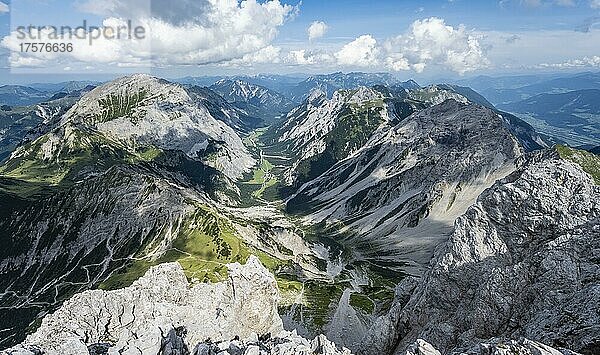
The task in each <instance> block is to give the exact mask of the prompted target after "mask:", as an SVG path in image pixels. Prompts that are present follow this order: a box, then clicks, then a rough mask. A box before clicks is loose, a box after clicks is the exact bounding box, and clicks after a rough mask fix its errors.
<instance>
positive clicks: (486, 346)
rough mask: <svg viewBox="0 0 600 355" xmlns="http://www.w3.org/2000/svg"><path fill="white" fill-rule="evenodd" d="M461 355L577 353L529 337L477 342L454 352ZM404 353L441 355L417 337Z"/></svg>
mask: <svg viewBox="0 0 600 355" xmlns="http://www.w3.org/2000/svg"><path fill="white" fill-rule="evenodd" d="M453 354H461V355H514V354H519V355H577V353H575V352H572V351H569V350H565V349H560V350H557V349H554V348H552V347H549V346H548V345H544V344H541V343H538V342H535V341H531V340H529V339H525V338H521V339H519V340H506V341H504V340H500V339H493V340H491V341H489V342H485V343H480V344H477V345H475V346H473V347H471V348H469V349H464V350H460V351H456V352H453ZM403 355H441V353H440V352H439V351H437V350H436V349H435V348H434V347H433V345H431V344H429V343H428V342H426V341H425V340H423V339H417V341H415V342H414V343H413V344H411V345H410V346H409V347H408V348H407V349H406V352H404V354H403Z"/></svg>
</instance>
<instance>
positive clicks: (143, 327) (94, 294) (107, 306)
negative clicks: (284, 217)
mask: <svg viewBox="0 0 600 355" xmlns="http://www.w3.org/2000/svg"><path fill="white" fill-rule="evenodd" d="M228 267H229V278H228V280H227V281H225V282H220V283H214V284H205V283H201V284H196V285H193V286H192V285H190V284H188V282H187V280H186V277H185V275H184V273H183V269H182V268H181V266H180V265H179V264H178V263H167V264H161V265H158V266H155V267H153V268H151V269H150V270H149V271H148V272H147V273H146V274H145V275H144V276H143V277H142V278H140V279H139V280H137V281H135V282H134V283H133V285H131V286H129V287H126V288H124V289H120V290H115V291H102V290H93V291H86V292H83V293H80V294H78V295H76V296H74V297H73V298H71V299H70V300H68V301H67V302H65V303H64V304H63V306H62V307H61V308H59V309H58V310H57V311H56V312H55V313H53V314H50V315H48V316H46V317H45V318H44V320H43V321H42V325H41V326H40V328H39V329H38V330H37V331H36V332H35V333H33V334H31V335H29V336H28V337H27V339H26V341H25V342H24V343H22V344H20V345H19V346H17V347H14V348H12V349H9V350H6V351H5V352H3V353H2V354H11V355H16V354H22V355H33V354H37V353H38V352H43V353H44V354H48V355H54V354H56V355H59V354H60V355H69V354H72V355H76V354H77V355H80V354H165V355H167V354H168V355H187V354H198V355H200V354H202V355H205V354H206V355H209V354H221V355H225V354H231V355H243V354H282V355H283V354H307V355H308V354H323V355H327V354H329V355H338V354H339V355H350V351H349V350H346V349H341V350H338V349H337V348H336V346H335V344H333V343H331V342H330V341H329V340H327V338H325V337H324V336H320V337H317V338H315V339H314V340H313V341H308V340H306V339H304V338H302V337H300V336H298V335H297V334H296V333H295V332H286V331H284V330H283V325H282V321H281V318H280V317H279V315H278V314H277V300H278V298H279V293H278V290H277V284H276V282H275V279H274V277H273V275H272V274H270V273H269V271H267V269H265V268H264V266H262V264H261V263H260V262H259V261H258V259H257V258H256V257H254V256H251V257H250V258H249V259H248V262H247V263H246V264H245V265H240V264H237V263H236V264H229V265H228ZM257 334H261V336H258V335H257ZM271 334H274V336H273V337H271ZM239 339H245V340H243V341H240V340H239Z"/></svg>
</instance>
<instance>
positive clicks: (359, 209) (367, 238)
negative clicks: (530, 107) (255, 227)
mask: <svg viewBox="0 0 600 355" xmlns="http://www.w3.org/2000/svg"><path fill="white" fill-rule="evenodd" d="M522 154H523V151H522V148H521V147H520V144H519V142H518V141H517V139H516V138H515V137H514V136H513V135H512V134H511V132H510V131H509V130H508V129H507V128H506V127H505V124H504V121H503V119H502V118H501V117H500V116H498V114H496V113H495V112H493V111H492V110H490V109H487V108H483V107H480V106H474V105H466V104H462V103H459V102H456V101H454V100H447V101H445V102H444V103H442V104H440V105H436V106H433V107H431V108H428V109H425V110H422V111H419V112H417V113H415V114H413V115H411V116H409V117H408V118H405V119H404V120H402V121H400V123H399V124H397V125H396V126H395V127H393V128H391V129H389V130H387V131H385V132H383V133H380V134H378V135H374V136H373V137H371V139H370V140H369V142H368V143H367V144H366V146H365V147H364V148H362V149H361V150H360V151H359V152H357V153H356V154H354V155H352V156H350V157H349V158H348V159H345V160H344V161H342V162H340V163H339V164H336V165H335V166H334V167H333V168H331V169H329V170H328V171H327V172H326V173H324V174H323V175H321V176H320V177H318V178H317V179H315V180H313V181H311V182H309V183H307V184H305V185H304V186H303V187H302V188H301V189H300V191H299V192H298V193H297V194H296V196H295V197H294V198H293V199H291V200H290V201H289V202H288V205H290V204H305V205H307V206H308V207H309V208H310V206H317V207H318V208H314V212H313V213H312V214H310V215H309V216H308V217H307V218H306V220H307V222H309V223H318V222H321V221H325V222H327V221H335V222H339V221H341V222H342V223H343V224H344V226H345V228H344V230H343V232H351V238H350V239H351V240H349V243H348V244H350V245H354V246H356V249H357V250H358V251H359V252H360V253H362V254H363V255H364V254H366V255H364V256H365V257H371V258H375V259H385V261H387V262H388V263H391V262H398V261H406V262H410V263H415V262H416V263H417V265H415V266H417V267H421V266H425V265H426V264H427V263H428V262H429V261H430V260H431V257H432V256H433V249H434V248H435V246H436V245H437V244H439V243H440V242H442V241H444V240H445V239H446V238H447V237H448V235H450V234H451V233H452V228H453V223H454V220H455V219H456V218H458V217H459V216H460V215H462V214H463V213H464V212H465V211H466V209H467V207H468V206H470V205H471V204H473V203H474V202H475V200H476V198H477V196H478V195H479V194H480V193H481V192H482V191H483V190H485V189H486V188H487V187H489V186H491V185H492V184H493V183H494V181H496V180H497V179H499V178H502V177H504V176H506V175H507V174H509V173H510V172H511V171H512V170H513V169H514V163H515V161H516V160H517V159H519V158H520V157H521V156H522Z"/></svg>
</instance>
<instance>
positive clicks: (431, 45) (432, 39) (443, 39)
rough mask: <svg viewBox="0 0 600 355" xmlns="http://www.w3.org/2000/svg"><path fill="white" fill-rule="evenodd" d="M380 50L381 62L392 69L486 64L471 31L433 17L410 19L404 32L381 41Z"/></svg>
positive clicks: (467, 67) (460, 68)
mask: <svg viewBox="0 0 600 355" xmlns="http://www.w3.org/2000/svg"><path fill="white" fill-rule="evenodd" d="M384 52H385V53H386V58H385V63H386V65H387V66H388V67H389V68H390V69H393V70H407V69H414V70H415V71H417V72H421V71H423V70H424V69H425V68H426V67H427V66H428V65H439V66H442V67H445V68H447V69H450V70H453V71H455V72H457V73H460V74H463V73H465V72H468V71H472V70H476V69H480V68H484V67H487V66H488V65H489V61H488V59H487V58H486V57H485V53H484V51H483V49H482V47H481V45H480V43H479V40H478V38H477V37H476V36H475V35H474V34H472V33H470V32H469V31H467V29H466V28H465V27H464V26H463V25H460V26H458V27H452V26H449V25H447V24H446V23H445V22H444V20H443V19H440V18H436V17H431V18H428V19H424V20H417V21H415V22H413V24H412V25H411V26H410V28H409V30H408V31H407V32H406V33H404V34H402V35H399V36H397V37H395V38H391V39H389V40H387V41H386V42H385V44H384Z"/></svg>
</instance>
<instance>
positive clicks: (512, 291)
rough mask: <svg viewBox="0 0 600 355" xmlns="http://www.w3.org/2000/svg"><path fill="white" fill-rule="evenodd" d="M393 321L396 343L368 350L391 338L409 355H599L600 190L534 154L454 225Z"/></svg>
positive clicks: (577, 171) (553, 155) (569, 167)
mask: <svg viewBox="0 0 600 355" xmlns="http://www.w3.org/2000/svg"><path fill="white" fill-rule="evenodd" d="M395 317H396V318H394V319H393V320H391V321H389V322H388V323H384V324H386V326H387V328H386V329H385V331H386V332H387V333H389V334H395V335H396V340H392V341H390V340H385V339H384V338H382V337H381V336H382V334H381V333H379V334H377V333H376V334H375V335H373V336H371V338H370V339H374V340H375V341H374V342H372V343H371V344H370V345H369V344H368V343H369V342H368V341H365V344H366V345H367V346H368V348H367V349H372V348H373V347H375V348H379V349H382V350H385V349H386V345H385V344H382V343H377V341H382V340H383V342H386V341H387V342H388V343H387V344H388V345H387V346H389V345H390V344H391V345H392V347H393V346H394V345H393V344H398V345H397V346H396V354H404V353H405V351H406V349H407V348H408V347H409V346H410V344H412V343H413V342H414V341H416V339H419V338H420V339H425V340H426V341H428V342H429V343H431V344H432V345H433V346H434V347H435V348H436V349H438V350H439V351H440V352H441V353H444V354H446V353H451V352H452V351H456V349H465V348H470V347H472V346H475V345H476V344H479V343H481V342H487V341H489V340H488V339H492V338H502V339H519V338H521V337H524V338H527V339H531V340H534V341H536V342H540V343H543V344H547V345H549V346H552V347H555V348H567V349H570V350H573V351H577V352H580V353H584V354H598V350H599V348H600V341H599V339H600V186H599V185H597V184H595V183H594V180H593V178H592V176H590V175H589V174H587V173H585V172H584V171H583V170H582V168H581V167H580V166H579V165H577V164H575V163H572V162H570V161H567V160H564V159H562V158H560V157H559V155H558V154H557V152H556V151H555V150H549V151H544V152H540V153H536V154H534V155H533V156H531V157H530V158H529V160H528V161H527V162H526V163H524V165H523V166H522V167H520V168H519V169H517V170H516V171H515V172H514V173H513V174H511V175H509V176H508V177H507V178H505V179H503V180H501V181H499V182H498V183H496V184H495V185H494V186H493V187H492V188H490V189H488V190H486V191H485V192H484V193H483V194H482V195H481V196H480V198H479V199H478V201H477V203H476V204H475V205H474V206H472V207H470V208H469V209H468V210H467V212H466V213H465V214H464V215H463V216H461V217H460V218H459V219H458V220H457V221H456V223H455V230H454V232H453V234H452V235H451V236H450V239H449V240H448V242H447V243H446V245H445V246H443V247H441V248H440V249H439V250H438V252H437V253H436V258H435V259H434V260H433V261H432V268H431V270H430V271H428V272H427V273H426V274H425V276H424V278H423V280H422V282H421V283H420V285H419V286H417V287H416V291H415V292H414V293H413V294H412V296H411V298H410V300H409V301H408V302H407V303H406V305H405V306H404V307H403V309H402V311H400V312H398V313H396V315H395ZM377 337H379V339H377ZM364 353H366V354H368V353H370V352H369V351H364ZM484 353H486V354H487V353H494V352H484ZM524 353H527V352H524ZM532 353H537V352H533V351H532Z"/></svg>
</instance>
